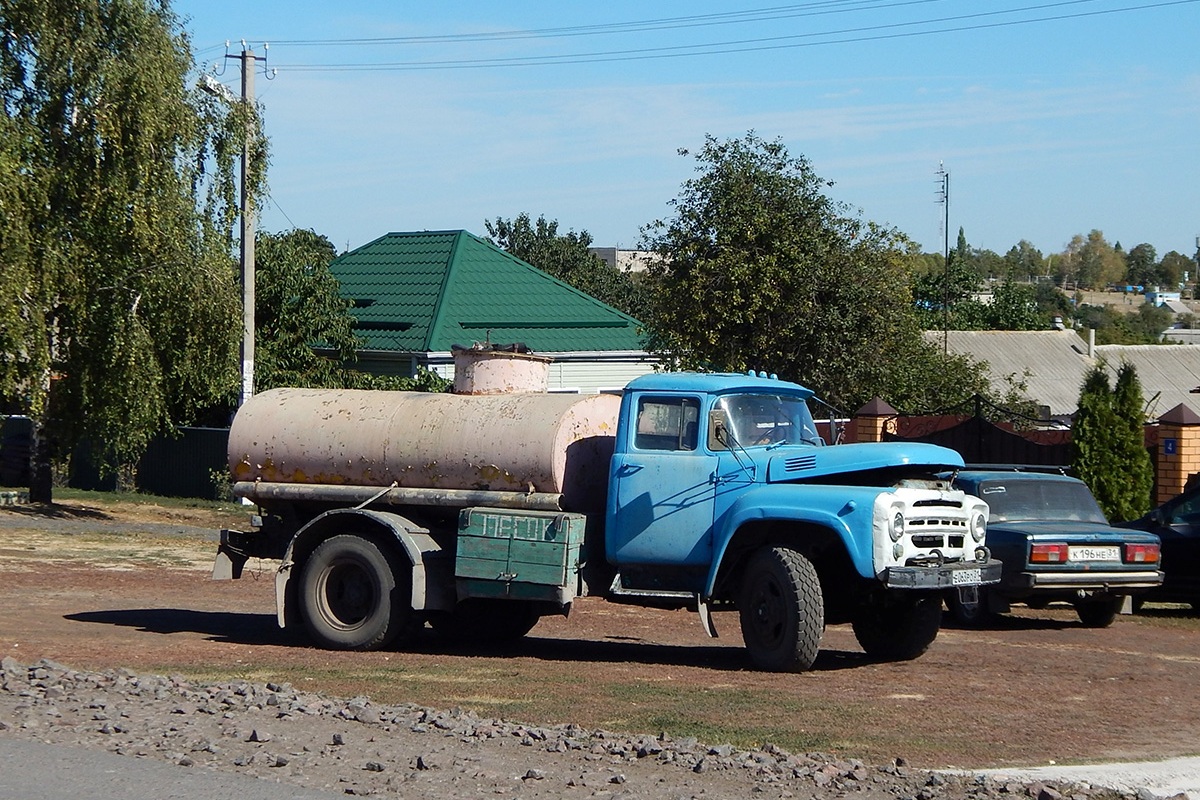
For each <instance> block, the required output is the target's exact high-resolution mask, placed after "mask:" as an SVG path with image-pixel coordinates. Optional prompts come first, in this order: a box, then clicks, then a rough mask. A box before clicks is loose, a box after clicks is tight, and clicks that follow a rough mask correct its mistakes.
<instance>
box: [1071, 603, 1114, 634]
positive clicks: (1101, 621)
mask: <svg viewBox="0 0 1200 800" xmlns="http://www.w3.org/2000/svg"><path fill="white" fill-rule="evenodd" d="M1124 601H1125V598H1123V597H1102V598H1099V599H1095V598H1093V599H1088V600H1078V601H1076V603H1075V613H1076V614H1078V615H1079V621H1080V622H1082V623H1083V627H1085V628H1107V627H1108V626H1109V625H1112V624H1113V622H1114V621H1115V620H1116V618H1117V614H1119V613H1120V611H1121V606H1122V605H1123V604H1124Z"/></svg>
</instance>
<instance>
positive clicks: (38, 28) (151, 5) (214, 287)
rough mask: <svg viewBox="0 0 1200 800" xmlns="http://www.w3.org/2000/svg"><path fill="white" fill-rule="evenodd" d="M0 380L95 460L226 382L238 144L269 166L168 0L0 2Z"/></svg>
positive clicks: (212, 398) (38, 484) (9, 395)
mask: <svg viewBox="0 0 1200 800" xmlns="http://www.w3.org/2000/svg"><path fill="white" fill-rule="evenodd" d="M0 31H2V32H3V35H2V36H0V102H2V103H3V105H4V112H5V117H6V118H7V119H6V121H5V122H4V123H3V125H0V159H2V161H0V198H2V200H0V202H4V203H5V207H4V214H3V216H4V218H5V222H4V223H3V224H2V225H3V229H4V230H3V236H4V240H3V254H2V255H0V271H2V274H0V284H2V285H4V286H5V292H6V294H7V295H8V296H9V297H11V298H14V299H15V305H16V307H15V308H13V307H12V306H9V307H7V308H6V310H5V311H4V312H3V313H2V314H0V326H2V328H0V344H2V348H0V350H2V353H0V358H3V365H2V366H0V394H2V395H3V396H4V397H5V398H6V400H8V401H9V402H10V403H12V404H13V405H15V406H16V407H18V408H19V409H20V410H22V411H24V412H26V413H28V414H30V415H31V416H32V418H33V420H34V428H35V447H34V449H35V453H36V454H37V455H36V458H35V463H34V479H33V484H34V485H33V486H32V487H31V489H32V492H31V494H32V497H33V499H35V500H42V501H48V500H50V499H51V498H50V494H51V488H50V470H49V455H50V453H51V450H50V447H49V445H50V444H53V445H54V446H55V447H56V448H57V452H59V453H60V454H61V453H69V452H70V451H71V450H72V448H73V446H74V445H75V443H76V442H78V441H79V440H80V439H81V438H82V437H84V436H85V435H86V436H87V438H88V439H89V440H90V441H91V443H92V445H93V451H94V452H95V453H97V454H98V455H99V456H100V457H101V460H102V462H103V463H104V464H106V465H108V466H113V465H118V464H129V463H133V462H134V461H136V459H137V457H138V456H139V455H140V454H141V452H142V451H143V450H144V448H145V446H146V444H147V442H148V441H149V439H150V438H151V437H152V436H153V435H154V434H155V433H156V432H159V431H162V430H164V429H169V428H170V427H171V426H172V425H173V424H175V423H177V422H183V421H187V420H189V419H190V418H192V417H193V416H194V415H195V414H196V413H198V412H199V410H200V409H203V408H208V407H211V405H212V404H213V403H214V402H217V401H218V400H219V399H220V398H221V397H223V396H225V395H227V394H228V393H229V391H230V389H231V387H233V386H235V385H236V381H237V372H236V346H237V344H236V343H237V332H238V330H239V326H238V324H237V321H238V313H237V309H238V306H239V302H238V294H237V287H236V271H235V269H234V266H233V261H232V256H231V252H232V250H231V245H232V240H233V223H234V220H235V217H236V205H235V202H234V201H235V199H236V185H235V181H234V167H235V164H236V156H237V155H238V154H239V153H240V152H241V149H242V146H243V144H244V143H246V142H247V141H249V146H250V148H251V151H252V158H251V164H252V165H256V168H255V169H254V170H253V171H252V172H251V174H250V175H249V188H250V194H251V196H254V197H256V196H258V193H259V189H260V187H261V184H262V176H263V170H264V169H265V164H266V152H265V142H264V140H263V139H262V138H261V136H258V135H257V134H256V131H257V130H258V126H257V114H256V113H255V110H254V109H246V108H241V109H239V108H229V107H227V106H222V105H220V104H219V102H218V101H217V99H216V98H213V97H209V96H207V95H205V94H203V93H201V92H199V91H197V90H196V89H195V88H194V82H193V81H192V80H191V77H190V76H191V75H192V68H193V61H192V57H191V53H190V48H189V44H188V41H187V38H186V36H185V35H184V34H183V33H182V31H181V29H180V27H179V21H178V19H177V18H176V17H175V15H174V14H173V13H172V12H171V10H170V7H169V5H168V3H167V2H165V0H159V1H157V2H156V1H155V0H0Z"/></svg>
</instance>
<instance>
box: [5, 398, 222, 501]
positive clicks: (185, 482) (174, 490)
mask: <svg viewBox="0 0 1200 800" xmlns="http://www.w3.org/2000/svg"><path fill="white" fill-rule="evenodd" d="M31 431H32V426H31V425H30V423H29V419H28V418H25V417H7V418H4V420H3V425H2V426H0V485H3V486H14V487H19V486H28V485H29V438H30V433H31ZM178 434H179V435H178V436H160V437H158V438H156V439H155V440H154V441H152V442H151V443H150V446H149V447H148V448H147V449H146V454H145V455H144V456H143V457H142V459H141V461H139V462H138V464H137V473H136V478H135V488H136V489H137V490H138V491H140V492H146V493H147V494H156V495H162V496H164V497H197V498H204V499H214V498H216V497H217V496H218V494H219V487H218V485H217V481H214V474H215V475H216V476H218V479H219V480H224V477H223V476H225V475H226V473H227V472H228V469H229V467H228V465H227V462H226V456H225V448H226V445H227V444H228V443H229V429H228V428H180V429H179V431H178ZM67 485H68V486H70V487H71V488H73V489H91V490H96V491H103V492H111V491H114V490H115V489H116V488H117V478H116V476H115V475H104V474H102V473H101V471H100V469H99V467H98V466H97V464H96V461H95V459H94V458H93V457H92V452H91V448H90V447H89V446H88V445H87V443H86V442H85V443H83V444H81V445H80V446H79V448H77V449H76V451H75V454H74V456H73V457H72V458H71V472H70V475H69V476H68V478H67Z"/></svg>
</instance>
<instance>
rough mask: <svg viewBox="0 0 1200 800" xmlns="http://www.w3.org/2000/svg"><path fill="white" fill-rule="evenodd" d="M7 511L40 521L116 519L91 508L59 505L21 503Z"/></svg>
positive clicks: (7, 508) (6, 509) (5, 507)
mask: <svg viewBox="0 0 1200 800" xmlns="http://www.w3.org/2000/svg"><path fill="white" fill-rule="evenodd" d="M3 508H4V510H5V511H7V512H8V513H10V514H17V515H20V516H22V517H29V518H35V517H36V518H39V519H84V520H104V521H112V520H113V519H115V517H113V516H112V515H111V514H106V513H104V512H103V511H101V510H99V509H97V508H89V507H84V506H64V505H59V504H58V503H21V504H18V505H13V506H4V507H3Z"/></svg>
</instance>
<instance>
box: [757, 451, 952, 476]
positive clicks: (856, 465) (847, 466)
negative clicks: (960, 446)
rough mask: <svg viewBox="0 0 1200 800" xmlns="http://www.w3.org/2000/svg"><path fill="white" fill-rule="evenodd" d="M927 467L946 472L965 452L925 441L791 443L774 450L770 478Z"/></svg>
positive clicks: (930, 469)
mask: <svg viewBox="0 0 1200 800" xmlns="http://www.w3.org/2000/svg"><path fill="white" fill-rule="evenodd" d="M904 466H914V467H927V468H928V470H929V471H930V472H945V471H947V470H953V469H959V468H961V467H962V466H963V460H962V456H960V455H959V454H958V453H957V452H956V451H954V450H951V449H949V448H947V447H941V446H939V445H935V444H924V443H922V442H882V443H874V442H871V443H861V444H839V445H835V446H833V447H810V446H789V447H781V448H779V449H778V450H775V451H773V452H772V454H771V460H770V462H769V463H768V465H767V481H768V482H769V483H781V482H784V481H796V480H807V479H810V478H819V477H823V476H826V475H837V474H840V473H847V472H868V471H870V470H876V469H885V468H887V467H904Z"/></svg>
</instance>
